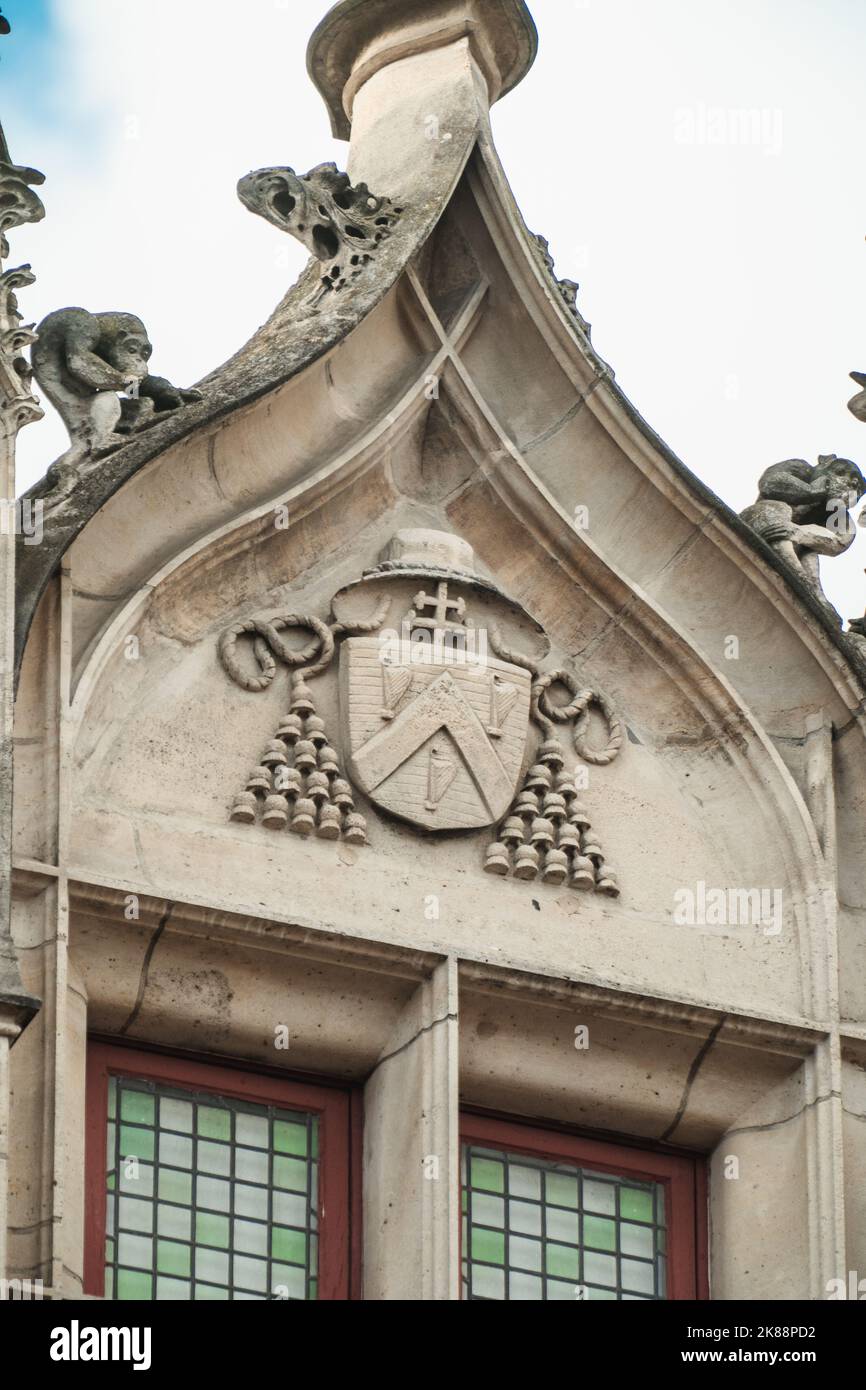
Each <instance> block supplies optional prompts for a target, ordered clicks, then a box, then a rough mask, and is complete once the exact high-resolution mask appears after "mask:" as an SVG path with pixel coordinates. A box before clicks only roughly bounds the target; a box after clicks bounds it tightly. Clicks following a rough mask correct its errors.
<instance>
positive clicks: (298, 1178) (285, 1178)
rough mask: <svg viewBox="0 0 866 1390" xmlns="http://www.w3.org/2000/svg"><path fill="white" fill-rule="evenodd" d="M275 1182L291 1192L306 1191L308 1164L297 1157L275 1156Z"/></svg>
mask: <svg viewBox="0 0 866 1390" xmlns="http://www.w3.org/2000/svg"><path fill="white" fill-rule="evenodd" d="M274 1184H275V1185H276V1186H277V1187H286V1188H288V1189H289V1191H290V1192H306V1190H307V1165H306V1163H302V1162H301V1161H300V1159H297V1158H276V1157H275V1158H274Z"/></svg>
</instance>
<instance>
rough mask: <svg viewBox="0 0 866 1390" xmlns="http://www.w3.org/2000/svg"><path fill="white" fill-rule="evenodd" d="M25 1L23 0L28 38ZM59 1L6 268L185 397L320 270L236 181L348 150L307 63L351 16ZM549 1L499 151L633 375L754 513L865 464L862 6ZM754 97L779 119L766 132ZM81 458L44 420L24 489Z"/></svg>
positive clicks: (320, 0) (21, 156) (20, 57)
mask: <svg viewBox="0 0 866 1390" xmlns="http://www.w3.org/2000/svg"><path fill="white" fill-rule="evenodd" d="M492 2H493V0H491V3H492ZM25 3H26V0H7V3H6V4H5V5H4V9H5V11H6V13H7V14H8V15H9V16H10V18H11V19H12V22H13V25H14V24H15V19H16V9H17V10H19V12H20V10H21V8H22V6H23V5H24V4H25ZM49 3H51V6H52V13H53V27H52V29H51V30H50V31H49V34H48V40H49V46H48V48H47V49H44V50H40V53H39V59H40V71H39V73H30V74H26V75H27V78H28V81H27V83H22V81H21V80H20V78H21V73H22V71H24V72H26V55H25V54H24V53H22V52H21V50H20V48H19V49H17V50H16V51H15V52H14V54H13V51H12V50H11V49H10V48H9V47H7V46H4V49H3V65H4V67H5V68H6V71H7V73H9V74H10V78H12V79H15V77H16V74H17V77H18V79H19V80H17V81H16V80H12V81H11V82H10V84H9V86H8V87H7V92H6V95H5V96H4V98H3V120H4V124H5V126H6V132H7V136H8V137H9V140H10V145H11V148H12V154H13V157H14V158H16V159H17V160H19V161H20V162H22V163H29V164H33V165H36V167H38V168H40V169H42V170H43V171H44V172H45V174H46V176H47V182H46V185H45V187H44V189H43V190H42V192H43V197H44V201H45V204H46V208H47V212H48V215H47V217H46V220H45V221H44V222H43V223H42V224H40V225H39V226H36V227H32V228H21V229H19V230H17V231H16V232H14V233H13V234H12V244H13V250H12V262H11V263H12V264H17V263H19V262H20V261H25V260H29V261H31V262H32V264H33V268H34V270H35V271H36V273H37V276H38V280H37V283H36V285H35V286H33V288H32V289H30V290H27V291H24V292H23V293H22V295H21V296H20V299H21V308H22V311H23V312H24V314H25V317H26V318H27V319H28V320H31V319H33V320H37V321H38V319H40V318H41V317H42V316H43V315H44V314H46V313H48V312H49V311H50V310H51V309H56V308H60V307H63V306H65V305H67V304H82V305H84V306H85V307H86V308H88V309H91V310H94V311H98V310H102V309H126V310H129V311H131V312H134V313H138V314H139V315H140V316H141V317H142V318H143V319H144V321H145V323H146V324H147V326H148V329H149V331H150V334H151V338H152V341H153V343H154V345H155V351H154V361H153V365H154V370H155V371H156V372H158V373H159V374H161V375H166V376H169V377H171V378H172V380H174V381H176V382H177V383H178V384H181V385H189V384H192V382H193V381H195V380H196V379H197V378H199V377H201V376H203V375H204V374H205V373H206V372H208V371H210V370H211V369H212V368H213V367H215V366H217V365H218V364H219V363H220V362H222V361H223V360H224V359H225V358H226V357H228V356H229V355H230V354H231V353H232V352H233V351H234V350H235V349H236V348H237V347H238V346H240V344H241V343H242V342H244V341H245V340H246V338H247V337H249V335H250V334H251V333H252V332H253V331H254V330H255V328H256V327H257V326H258V325H259V324H260V323H261V322H262V321H263V320H264V319H265V318H266V317H267V316H268V314H269V313H270V311H271V309H272V308H273V307H274V305H275V304H276V303H277V301H278V300H279V299H280V297H281V296H282V294H283V292H284V291H285V289H286V288H287V286H288V285H289V284H290V283H291V281H292V280H293V279H294V278H295V277H296V275H297V273H298V272H299V271H300V269H301V267H302V265H303V263H304V259H305V252H304V251H303V249H302V248H301V247H300V246H299V245H297V244H296V243H294V242H293V241H291V240H290V239H289V238H286V237H281V236H280V234H279V233H278V232H277V231H276V229H274V228H273V227H270V226H268V225H267V224H266V223H265V222H263V221H262V220H261V219H259V218H255V217H253V216H251V214H249V213H248V212H246V211H245V209H244V208H242V206H241V205H240V203H239V202H238V201H237V198H236V195H235V184H236V181H237V179H238V177H239V175H241V174H243V173H245V172H246V171H247V170H248V169H251V168H258V167H261V166H264V165H268V164H289V165H292V166H293V167H294V168H296V169H298V170H299V171H302V172H303V171H305V170H306V169H308V168H309V167H311V166H312V165H313V164H317V163H319V162H321V161H322V160H325V159H336V160H337V162H338V163H344V161H345V150H346V146H345V145H344V144H342V143H341V142H338V141H334V140H332V138H331V136H330V133H329V124H328V119H327V114H326V112H325V108H324V105H323V103H322V101H321V99H320V97H319V96H318V93H317V92H316V91H315V89H314V88H313V86H312V84H311V83H310V81H309V79H308V77H307V74H306V68H305V49H306V43H307V39H308V37H309V34H310V33H311V32H312V29H313V28H314V26H315V24H316V23H317V22H318V20H319V19H320V18H321V16H322V15H323V14H324V13H325V11H326V10H327V9H328V8H329V6H328V4H327V3H325V0H146V3H140V0H49ZM530 8H531V9H532V12H533V14H534V16H535V19H536V23H537V25H538V29H539V33H540V50H539V56H538V59H537V61H536V64H535V67H534V68H533V69H532V71H531V72H530V74H529V75H528V77H527V78H525V79H524V81H523V83H522V84H521V85H520V87H518V88H517V90H516V91H515V92H513V93H512V94H511V95H510V96H508V97H506V98H505V99H504V101H502V102H501V103H500V104H499V105H497V106H496V107H495V108H494V113H493V119H494V130H495V134H496V139H497V145H498V148H499V152H500V155H501V157H502V160H503V163H504V165H505V168H506V171H507V173H508V174H509V177H510V179H511V182H512V185H513V187H514V190H515V193H516V196H517V199H518V202H519V203H520V206H521V208H522V210H523V213H524V215H525V217H526V219H527V221H528V223H529V225H530V227H532V228H533V229H534V230H536V231H539V232H543V233H544V235H545V236H547V237H548V238H549V240H550V243H551V249H552V251H553V253H554V255H555V257H556V262H557V270H558V272H559V274H560V275H562V276H568V277H569V278H571V279H576V280H579V281H580V284H581V291H580V295H579V299H578V303H579V306H580V308H581V310H582V312H583V314H584V315H585V317H587V318H588V319H589V320H590V322H591V323H592V325H593V341H594V343H595V345H596V347H597V348H598V350H599V352H600V353H601V354H602V356H603V357H604V358H606V360H607V361H608V362H610V364H611V366H612V367H613V368H614V370H615V372H616V375H617V379H618V380H619V382H620V384H621V386H622V387H623V389H624V390H625V391H626V393H627V394H628V395H629V397H630V398H631V400H632V401H633V402H634V404H635V405H636V406H637V408H638V409H639V410H640V411H641V412H642V414H643V415H644V416H645V417H646V418H647V419H648V420H649V422H650V424H651V425H653V427H654V428H655V429H656V430H658V432H659V433H660V434H661V435H662V437H663V438H664V439H665V440H666V441H667V442H668V444H670V446H671V447H672V448H673V449H674V450H675V451H676V453H678V454H679V456H680V457H681V458H682V459H683V461H684V462H685V463H686V464H688V466H689V467H690V468H692V469H693V471H694V472H696V473H697V474H699V475H700V476H701V477H702V478H703V479H704V480H705V481H706V482H707V483H709V485H710V486H711V487H712V488H713V489H714V490H715V491H716V492H717V493H718V494H719V495H720V496H721V497H723V498H724V499H725V501H727V502H728V503H730V504H731V505H732V506H733V507H735V508H737V509H739V508H742V507H743V506H745V505H746V504H747V503H749V502H751V501H753V500H754V497H755V495H756V491H755V483H756V480H757V477H758V475H759V474H760V473H761V471H762V470H763V469H764V468H766V467H767V466H768V465H769V464H770V463H774V462H777V461H778V460H780V459H784V458H788V457H802V458H806V459H808V460H809V461H810V462H814V461H815V460H816V458H817V456H818V454H819V453H831V452H835V453H838V454H842V455H848V456H850V457H853V458H854V459H856V460H857V461H858V462H859V463H860V466H861V467H862V468H864V470H866V426H864V425H862V424H860V423H858V422H857V421H856V420H854V418H853V416H851V415H850V414H849V413H848V411H847V410H846V408H845V403H846V401H847V399H848V398H849V396H850V395H852V394H853V392H854V389H855V388H854V385H853V383H851V382H849V381H848V375H847V374H848V372H849V371H850V370H851V369H854V368H857V369H860V370H864V371H866V313H864V308H866V303H864V298H866V296H864V284H866V245H864V233H866V179H864V175H863V172H862V162H863V151H862V131H863V129H864V128H866V123H864V116H866V84H864V80H863V73H864V58H866V4H864V3H863V0H534V2H533V0H530ZM16 40H17V42H18V43H19V44H20V43H21V41H22V36H19V34H17V33H13V36H12V39H10V40H4V45H9V44H10V43H12V42H13V41H16ZM7 55H8V56H7ZM16 64H17V65H18V67H17V70H16ZM25 91H27V92H28V96H27V99H26V100H25V96H24V93H25ZM744 111H745V112H748V111H751V112H755V113H757V114H756V116H755V117H754V120H755V121H756V123H757V124H756V128H757V132H758V138H757V139H752V140H750V141H748V142H745V143H744V141H743V139H742V133H741V126H740V124H739V123H738V117H737V113H738V112H744ZM376 191H379V190H376ZM381 191H382V192H388V190H387V189H384V190H381ZM64 447H65V435H64V432H63V429H62V426H61V425H60V424H59V421H58V420H57V419H56V417H54V416H53V413H52V414H51V418H49V419H47V420H46V421H44V422H42V423H40V424H38V425H34V426H29V427H28V429H27V430H26V431H24V432H23V434H22V435H21V437H20V441H19V474H18V478H19V490H22V489H23V488H25V487H28V486H29V485H30V484H31V483H32V482H34V481H35V480H36V478H38V477H39V476H40V475H41V474H42V473H43V472H44V471H45V468H46V467H47V466H48V464H49V463H50V462H51V461H52V460H53V459H54V458H55V457H56V456H57V455H58V454H59V453H61V452H62V450H63V448H64ZM864 566H866V532H864V534H863V535H862V536H858V539H857V541H856V542H855V544H854V546H853V547H852V549H851V551H849V553H848V554H847V555H846V556H844V557H842V558H841V559H838V560H833V561H826V562H824V583H825V587H826V589H827V591H828V593H829V594H830V596H831V598H832V599H833V601H834V602H836V604H837V606H839V607H840V609H841V612H842V614H843V616H844V617H846V618H847V617H849V616H853V615H855V614H858V613H861V612H862V611H863V609H864V606H866V578H864V574H863V569H864Z"/></svg>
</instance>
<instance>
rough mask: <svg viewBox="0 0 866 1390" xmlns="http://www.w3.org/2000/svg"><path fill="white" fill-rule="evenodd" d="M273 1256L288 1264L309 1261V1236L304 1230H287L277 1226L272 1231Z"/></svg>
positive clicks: (303, 1263) (300, 1263) (299, 1263)
mask: <svg viewBox="0 0 866 1390" xmlns="http://www.w3.org/2000/svg"><path fill="white" fill-rule="evenodd" d="M271 1256H272V1258H273V1259H275V1260H283V1261H284V1262H285V1263H286V1264H292V1265H305V1264H306V1263H307V1237H306V1236H305V1234H304V1232H303V1231H286V1230H283V1228H282V1227H281V1226H275V1227H274V1229H273V1230H272V1232H271Z"/></svg>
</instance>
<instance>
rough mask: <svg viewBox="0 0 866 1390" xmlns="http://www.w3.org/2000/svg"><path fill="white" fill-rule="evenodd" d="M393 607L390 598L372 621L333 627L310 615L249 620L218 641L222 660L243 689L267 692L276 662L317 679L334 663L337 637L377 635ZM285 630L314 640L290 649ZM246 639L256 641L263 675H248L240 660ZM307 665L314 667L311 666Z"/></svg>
mask: <svg viewBox="0 0 866 1390" xmlns="http://www.w3.org/2000/svg"><path fill="white" fill-rule="evenodd" d="M390 606H391V601H390V599H384V600H383V602H382V603H381V604H380V605H379V608H378V609H377V611H376V613H375V615H374V616H373V617H372V618H371V619H369V621H367V622H357V623H355V622H353V623H342V622H337V623H332V624H331V625H330V626H329V625H328V624H327V623H323V622H322V621H321V619H320V618H316V617H314V616H313V615H312V614H308V613H287V614H281V615H280V616H279V617H275V618H271V619H270V621H268V620H266V619H264V618H249V619H247V621H246V622H244V623H236V624H235V625H234V627H230V628H229V629H228V630H227V631H226V632H224V633H223V634H222V636H221V637H220V640H219V655H220V660H221V662H222V664H223V667H224V668H225V670H226V671H227V672H228V674H229V675H230V676H231V678H232V680H233V681H235V682H236V684H238V685H239V686H241V687H242V688H243V689H244V690H251V691H257V690H267V688H268V686H269V685H270V684H271V682H272V681H273V679H274V677H275V675H276V674H277V659H279V660H280V661H282V662H284V663H285V665H286V666H292V667H295V666H300V667H302V668H303V669H302V670H300V671H298V672H296V677H297V678H298V679H301V680H303V679H305V678H308V677H312V676H318V675H321V673H322V672H323V671H326V670H327V669H328V667H329V666H330V664H331V662H332V661H333V659H334V649H335V643H336V639H337V638H338V637H344V636H347V635H350V634H352V633H368V632H376V631H377V629H378V628H380V627H381V626H382V624H383V623H384V621H385V619H386V618H387V616H388V610H389V608H390ZM286 628H306V629H307V630H308V631H310V632H312V633H313V634H314V636H313V639H312V641H310V642H308V643H307V645H306V646H305V647H299V648H292V647H289V646H287V644H286V643H285V642H284V641H283V639H282V637H281V636H280V633H281V632H283V631H284V630H285V629H286ZM246 636H252V638H253V655H254V657H255V659H256V662H257V663H258V667H259V672H260V674H259V675H257V676H255V675H249V674H248V673H247V672H246V671H245V670H244V668H243V665H242V664H241V662H240V660H239V658H238V651H237V646H238V641H239V640H240V638H241V637H246ZM308 662H309V663H311V664H310V665H308V664H307V663H308Z"/></svg>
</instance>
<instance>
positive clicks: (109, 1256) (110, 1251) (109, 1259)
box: [105, 1236, 114, 1265]
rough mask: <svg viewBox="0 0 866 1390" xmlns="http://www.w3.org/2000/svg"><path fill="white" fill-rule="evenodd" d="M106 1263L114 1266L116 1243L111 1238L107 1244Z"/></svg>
mask: <svg viewBox="0 0 866 1390" xmlns="http://www.w3.org/2000/svg"><path fill="white" fill-rule="evenodd" d="M105 1262H106V1264H110V1265H112V1264H114V1241H113V1239H112V1237H111V1236H109V1237H108V1239H107V1240H106V1242H105Z"/></svg>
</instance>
